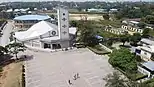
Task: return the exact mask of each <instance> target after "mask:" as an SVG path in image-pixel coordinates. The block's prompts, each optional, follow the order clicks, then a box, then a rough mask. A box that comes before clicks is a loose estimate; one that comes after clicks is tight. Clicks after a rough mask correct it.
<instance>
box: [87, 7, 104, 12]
mask: <svg viewBox="0 0 154 87" xmlns="http://www.w3.org/2000/svg"><path fill="white" fill-rule="evenodd" d="M88 12H102V13H104V12H107V10H106V9H95V8H91V9H88Z"/></svg>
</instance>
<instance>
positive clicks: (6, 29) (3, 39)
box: [0, 21, 13, 46]
mask: <svg viewBox="0 0 154 87" xmlns="http://www.w3.org/2000/svg"><path fill="white" fill-rule="evenodd" d="M12 29H13V23H12V22H10V21H9V22H8V23H7V24H6V25H5V26H4V29H3V31H2V33H3V35H2V37H1V38H0V45H1V46H6V45H7V44H9V42H10V40H9V37H10V33H11V31H12Z"/></svg>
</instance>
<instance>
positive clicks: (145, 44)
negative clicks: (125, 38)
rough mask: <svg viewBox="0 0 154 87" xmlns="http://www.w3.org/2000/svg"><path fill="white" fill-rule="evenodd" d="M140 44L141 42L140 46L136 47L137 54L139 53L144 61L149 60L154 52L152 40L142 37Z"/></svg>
mask: <svg viewBox="0 0 154 87" xmlns="http://www.w3.org/2000/svg"><path fill="white" fill-rule="evenodd" d="M140 44H142V46H138V47H136V53H137V55H140V56H141V58H142V59H144V60H146V61H149V60H151V58H152V57H153V54H154V41H153V40H150V39H147V38H142V39H141V41H140Z"/></svg>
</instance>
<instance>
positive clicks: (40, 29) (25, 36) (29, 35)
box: [15, 21, 57, 41]
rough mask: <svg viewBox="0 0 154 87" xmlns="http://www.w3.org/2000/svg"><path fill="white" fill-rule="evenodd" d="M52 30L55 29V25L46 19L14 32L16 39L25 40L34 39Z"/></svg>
mask: <svg viewBox="0 0 154 87" xmlns="http://www.w3.org/2000/svg"><path fill="white" fill-rule="evenodd" d="M52 30H54V31H57V26H56V25H54V24H51V23H49V22H46V21H41V22H38V23H36V24H34V25H33V26H32V27H31V28H29V29H28V30H27V31H23V32H15V37H16V38H17V39H18V40H21V41H25V40H30V39H34V38H36V37H38V36H40V35H43V34H45V33H47V32H49V31H52Z"/></svg>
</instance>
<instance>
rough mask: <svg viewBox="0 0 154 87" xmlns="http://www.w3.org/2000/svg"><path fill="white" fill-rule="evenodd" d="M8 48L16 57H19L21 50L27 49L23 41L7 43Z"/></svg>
mask: <svg viewBox="0 0 154 87" xmlns="http://www.w3.org/2000/svg"><path fill="white" fill-rule="evenodd" d="M6 49H7V50H8V52H9V53H10V54H13V55H15V57H16V58H18V53H19V52H20V51H22V52H24V51H25V50H26V48H25V46H24V45H23V44H22V43H16V42H14V43H11V44H8V45H6Z"/></svg>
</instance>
